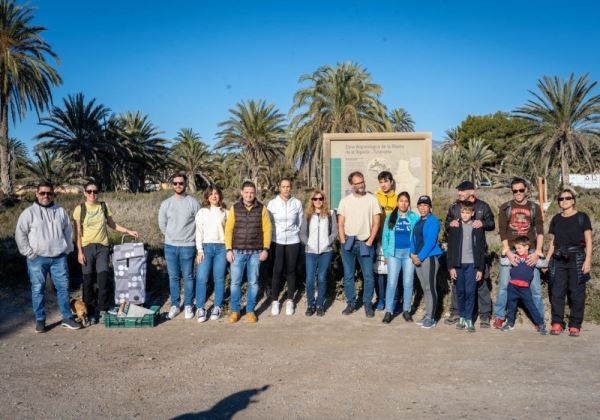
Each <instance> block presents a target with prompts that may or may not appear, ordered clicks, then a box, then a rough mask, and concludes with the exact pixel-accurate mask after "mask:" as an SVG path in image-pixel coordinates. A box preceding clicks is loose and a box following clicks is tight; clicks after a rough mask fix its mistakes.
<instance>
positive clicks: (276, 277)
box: [271, 243, 300, 300]
mask: <svg viewBox="0 0 600 420" xmlns="http://www.w3.org/2000/svg"><path fill="white" fill-rule="evenodd" d="M271 252H272V254H273V279H272V282H271V298H272V299H273V300H278V299H279V291H280V290H281V275H282V274H283V269H284V267H285V277H286V279H287V298H288V299H294V292H295V291H296V263H297V261H298V255H299V254H300V244H299V243H297V244H290V245H281V244H277V243H276V244H274V245H273V246H271Z"/></svg>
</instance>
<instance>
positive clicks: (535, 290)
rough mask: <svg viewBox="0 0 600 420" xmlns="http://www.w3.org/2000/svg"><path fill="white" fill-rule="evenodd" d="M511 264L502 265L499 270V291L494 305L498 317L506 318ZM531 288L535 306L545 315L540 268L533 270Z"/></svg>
mask: <svg viewBox="0 0 600 420" xmlns="http://www.w3.org/2000/svg"><path fill="white" fill-rule="evenodd" d="M510 267H511V266H510V265H508V266H506V265H501V266H500V269H499V272H498V292H497V293H496V304H495V305H494V313H495V314H496V318H499V319H505V318H506V303H507V297H508V296H507V289H508V282H509V281H510ZM529 288H530V289H531V297H532V298H533V302H534V303H535V307H536V308H537V310H538V312H539V313H540V314H542V317H543V316H544V299H543V297H542V282H541V280H540V270H539V269H537V268H536V269H535V270H533V280H532V281H531V284H530V285H529Z"/></svg>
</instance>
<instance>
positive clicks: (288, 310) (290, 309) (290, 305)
mask: <svg viewBox="0 0 600 420" xmlns="http://www.w3.org/2000/svg"><path fill="white" fill-rule="evenodd" d="M285 314H286V315H294V301H292V300H287V301H286V302H285Z"/></svg>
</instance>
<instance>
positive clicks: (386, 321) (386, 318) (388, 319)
mask: <svg viewBox="0 0 600 420" xmlns="http://www.w3.org/2000/svg"><path fill="white" fill-rule="evenodd" d="M381 322H383V323H384V324H389V323H390V322H392V314H391V313H389V312H386V313H385V315H384V316H383V319H382V320H381Z"/></svg>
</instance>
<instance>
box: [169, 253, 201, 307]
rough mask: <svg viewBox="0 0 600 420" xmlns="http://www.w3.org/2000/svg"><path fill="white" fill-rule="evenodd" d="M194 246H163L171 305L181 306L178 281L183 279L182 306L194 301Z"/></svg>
mask: <svg viewBox="0 0 600 420" xmlns="http://www.w3.org/2000/svg"><path fill="white" fill-rule="evenodd" d="M195 257H196V247H195V246H173V245H167V244H165V259H166V260H167V272H168V273H169V291H170V292H171V305H172V306H177V307H179V306H181V298H180V297H179V294H180V285H179V279H180V277H183V296H184V297H183V304H184V305H186V306H191V305H192V304H193V300H194V258H195Z"/></svg>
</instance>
